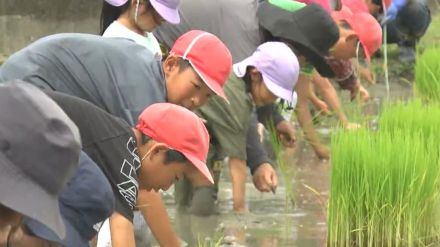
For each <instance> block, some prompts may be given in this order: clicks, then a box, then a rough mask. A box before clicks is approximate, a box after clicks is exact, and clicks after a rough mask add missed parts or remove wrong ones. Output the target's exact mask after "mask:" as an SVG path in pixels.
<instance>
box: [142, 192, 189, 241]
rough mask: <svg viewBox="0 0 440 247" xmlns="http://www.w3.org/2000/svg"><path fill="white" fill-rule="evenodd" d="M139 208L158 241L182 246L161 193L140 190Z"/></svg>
mask: <svg viewBox="0 0 440 247" xmlns="http://www.w3.org/2000/svg"><path fill="white" fill-rule="evenodd" d="M138 205H139V210H140V211H141V212H142V215H143V216H144V219H145V221H146V222H147V224H148V226H149V227H150V229H151V232H152V233H153V235H154V237H155V239H156V241H157V242H158V243H159V245H160V246H164V247H174V246H175V247H180V241H179V238H178V237H177V234H176V232H175V231H174V229H173V227H172V225H171V222H170V220H169V217H168V212H167V210H166V208H165V205H164V203H163V201H162V198H161V196H160V194H159V193H157V192H154V191H146V190H141V191H139V195H138Z"/></svg>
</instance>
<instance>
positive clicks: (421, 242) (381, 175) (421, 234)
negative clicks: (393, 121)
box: [327, 128, 440, 247]
mask: <svg viewBox="0 0 440 247" xmlns="http://www.w3.org/2000/svg"><path fill="white" fill-rule="evenodd" d="M439 165H440V145H438V138H437V137H435V136H434V135H429V136H425V134H424V133H423V131H422V130H408V129H405V128H396V129H393V130H392V131H387V129H380V130H379V131H377V132H373V131H372V130H368V129H359V130H356V131H351V132H344V131H342V130H339V131H336V132H335V134H334V135H333V137H332V171H331V189H330V199H329V209H328V238H327V241H328V245H329V246H331V247H353V246H355V247H380V246H383V247H422V246H438V244H439V243H440V169H439Z"/></svg>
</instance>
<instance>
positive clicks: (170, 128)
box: [136, 103, 214, 183]
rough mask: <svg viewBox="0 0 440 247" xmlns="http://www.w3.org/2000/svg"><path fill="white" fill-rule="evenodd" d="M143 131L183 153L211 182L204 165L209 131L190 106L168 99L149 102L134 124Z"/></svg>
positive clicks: (212, 180) (209, 174) (211, 180)
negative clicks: (164, 101)
mask: <svg viewBox="0 0 440 247" xmlns="http://www.w3.org/2000/svg"><path fill="white" fill-rule="evenodd" d="M136 129H138V130H139V131H140V132H142V133H143V134H145V135H147V136H149V137H151V138H152V139H153V140H155V141H157V142H160V143H164V144H166V145H167V146H168V147H170V148H171V149H174V150H176V151H178V152H180V153H182V154H183V155H184V156H185V157H186V158H187V159H188V160H189V161H190V162H191V163H192V164H193V165H194V166H195V167H196V168H197V170H199V171H200V172H201V173H202V174H203V175H204V176H205V177H206V178H207V179H208V180H209V181H210V182H211V183H214V179H213V178H212V176H211V173H210V172H209V169H208V167H207V166H206V158H207V155H208V149H209V134H208V130H207V129H206V127H205V125H204V124H203V121H202V120H201V119H200V118H199V117H198V116H197V115H196V114H195V113H193V112H191V111H190V110H188V109H186V108H183V107H181V106H178V105H174V104H170V103H157V104H153V105H150V106H149V107H148V108H147V109H145V110H144V111H143V112H142V113H141V115H140V116H139V121H138V124H137V125H136Z"/></svg>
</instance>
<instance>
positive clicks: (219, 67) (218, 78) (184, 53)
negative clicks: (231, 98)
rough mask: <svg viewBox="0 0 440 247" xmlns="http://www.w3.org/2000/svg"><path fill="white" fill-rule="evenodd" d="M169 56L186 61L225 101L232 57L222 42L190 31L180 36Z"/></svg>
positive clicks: (204, 33)
mask: <svg viewBox="0 0 440 247" xmlns="http://www.w3.org/2000/svg"><path fill="white" fill-rule="evenodd" d="M170 55H173V56H178V57H181V58H183V59H185V60H187V61H188V62H189V63H190V64H191V66H192V68H193V69H194V70H195V71H196V72H197V74H198V75H199V76H200V78H202V80H203V81H204V82H205V83H206V85H207V86H208V87H209V88H210V89H211V90H212V91H214V92H215V93H216V94H217V95H219V96H220V97H222V98H224V99H225V100H227V99H226V95H225V92H224V91H223V86H224V85H225V83H226V81H227V79H228V76H229V73H230V72H231V67H232V56H231V53H230V52H229V50H228V48H227V47H226V45H225V44H223V42H222V41H221V40H220V39H219V38H217V36H215V35H214V34H211V33H208V32H205V31H200V30H192V31H189V32H187V33H185V34H183V35H182V36H180V37H179V38H178V39H177V40H176V42H175V43H174V45H173V48H172V49H171V51H170Z"/></svg>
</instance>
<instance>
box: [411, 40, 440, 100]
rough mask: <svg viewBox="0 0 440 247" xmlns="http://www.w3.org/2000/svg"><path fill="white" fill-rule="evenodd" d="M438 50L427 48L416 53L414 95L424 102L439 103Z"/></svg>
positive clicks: (439, 52)
mask: <svg viewBox="0 0 440 247" xmlns="http://www.w3.org/2000/svg"><path fill="white" fill-rule="evenodd" d="M439 59H440V48H434V47H431V48H427V49H425V50H424V51H423V53H418V55H417V60H416V61H417V62H416V86H415V88H416V94H417V96H419V97H421V98H422V99H425V100H430V101H437V102H440V61H439Z"/></svg>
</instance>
